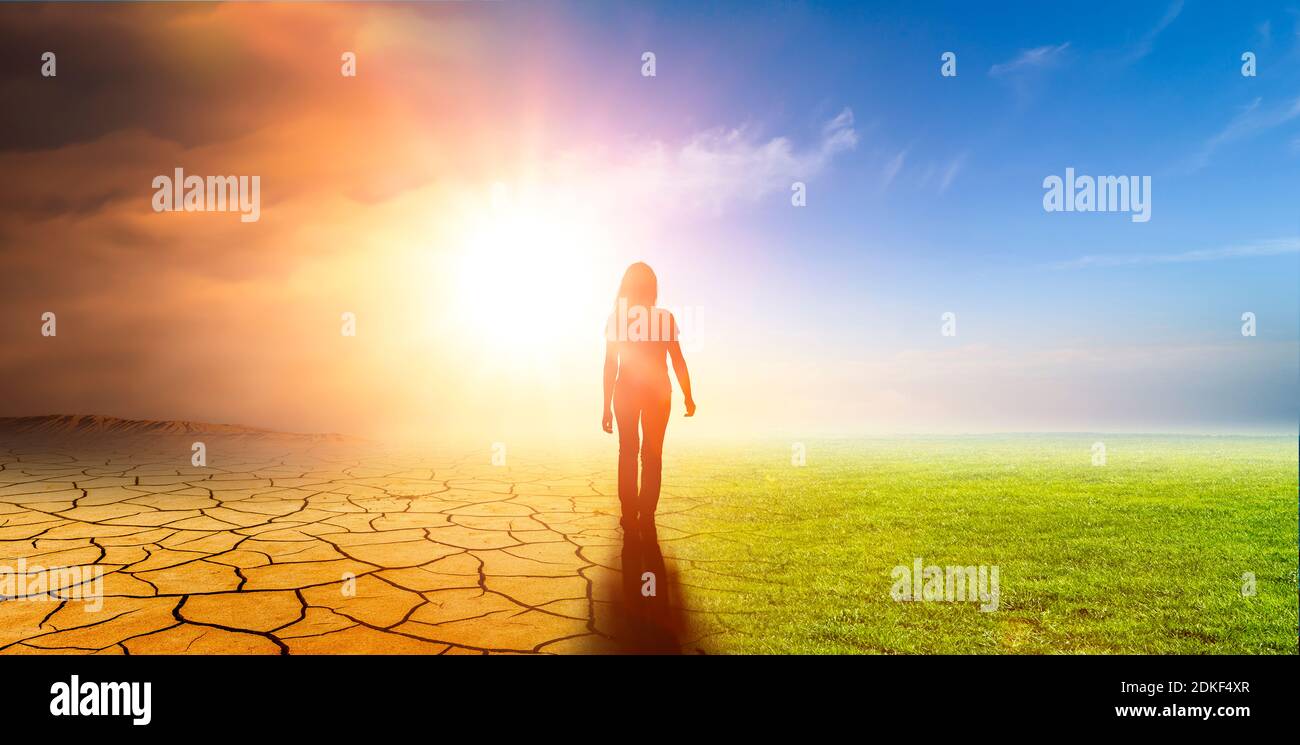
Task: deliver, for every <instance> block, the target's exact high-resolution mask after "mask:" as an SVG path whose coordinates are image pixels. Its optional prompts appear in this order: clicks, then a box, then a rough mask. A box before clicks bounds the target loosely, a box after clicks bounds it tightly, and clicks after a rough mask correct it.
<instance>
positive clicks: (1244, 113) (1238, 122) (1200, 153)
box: [1187, 98, 1300, 171]
mask: <svg viewBox="0 0 1300 745" xmlns="http://www.w3.org/2000/svg"><path fill="white" fill-rule="evenodd" d="M1263 101H1264V99H1262V98H1256V99H1255V100H1254V101H1251V102H1250V103H1249V104H1248V105H1247V106H1246V108H1244V109H1242V110H1241V111H1240V112H1239V113H1238V114H1237V115H1236V116H1234V117H1233V118H1232V119H1231V120H1230V121H1229V122H1228V124H1227V126H1225V127H1224V128H1223V129H1221V130H1219V131H1218V132H1216V133H1215V134H1214V135H1213V136H1212V137H1210V138H1209V139H1207V140H1206V141H1205V142H1204V143H1203V144H1202V145H1201V147H1200V148H1199V149H1198V150H1197V151H1196V152H1195V153H1193V154H1192V156H1191V157H1190V158H1189V159H1188V162H1187V170H1188V171H1198V170H1200V169H1202V168H1204V167H1205V166H1206V165H1208V164H1209V162H1210V159H1211V158H1212V157H1213V156H1214V153H1215V151H1217V150H1218V149H1219V148H1220V147H1222V146H1223V145H1226V144H1228V143H1231V142H1235V141H1237V140H1242V139H1245V138H1247V137H1251V136H1254V135H1256V134H1259V133H1261V132H1266V131H1268V130H1270V129H1273V128H1274V127H1279V126H1281V125H1283V124H1286V123H1287V122H1289V121H1291V120H1292V119H1295V118H1296V117H1297V116H1300V98H1296V99H1295V100H1294V101H1292V102H1291V103H1290V104H1288V105H1285V106H1282V107H1279V108H1275V109H1266V108H1264V107H1263V106H1262V104H1263Z"/></svg>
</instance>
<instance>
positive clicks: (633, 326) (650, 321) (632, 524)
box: [601, 262, 695, 540]
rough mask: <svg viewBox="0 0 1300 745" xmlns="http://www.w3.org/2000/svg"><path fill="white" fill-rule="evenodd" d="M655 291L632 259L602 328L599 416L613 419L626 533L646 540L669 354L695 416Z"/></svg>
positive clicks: (604, 423) (670, 323)
mask: <svg viewBox="0 0 1300 745" xmlns="http://www.w3.org/2000/svg"><path fill="white" fill-rule="evenodd" d="M658 294H659V281H658V279H657V278H656V277H655V273H654V271H653V270H652V269H651V268H650V267H649V266H648V265H646V264H644V263H641V262H637V263H635V264H633V265H632V266H629V267H628V268H627V272H625V273H624V274H623V281H622V283H621V284H620V285H619V288H618V297H617V298H616V300H615V304H614V305H615V307H614V312H613V313H612V314H611V315H610V318H609V322H608V323H607V324H606V326H605V337H606V342H605V413H604V416H603V417H602V418H601V427H602V428H603V429H604V430H605V431H606V432H613V431H614V421H615V420H616V419H617V421H618V500H619V503H620V504H621V506H622V511H623V518H622V520H621V523H622V525H623V533H624V536H625V537H626V536H629V535H632V536H635V535H637V534H638V533H639V534H640V535H642V536H645V537H647V538H649V539H650V540H654V538H655V508H656V507H657V506H658V504H659V486H660V483H661V482H662V477H663V475H662V471H663V449H664V431H665V430H666V429H667V427H668V413H669V409H670V407H671V405H672V384H671V383H670V382H669V381H668V365H667V360H668V359H671V360H672V363H673V372H675V373H676V374H677V384H678V385H679V386H681V389H682V395H683V396H685V398H686V416H694V415H695V399H694V398H692V397H691V377H690V374H689V373H688V372H687V370H686V359H685V358H684V357H682V347H681V344H680V343H679V342H678V339H677V320H676V319H675V318H673V315H672V313H669V312H668V311H667V310H664V309H663V308H656V307H655V300H656V299H657V298H658ZM611 403H612V405H613V408H612V410H611ZM638 430H639V431H638ZM638 452H639V453H640V456H641V483H640V489H639V490H638V488H637V454H638Z"/></svg>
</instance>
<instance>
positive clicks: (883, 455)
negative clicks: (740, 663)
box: [661, 435, 1298, 654]
mask: <svg viewBox="0 0 1300 745" xmlns="http://www.w3.org/2000/svg"><path fill="white" fill-rule="evenodd" d="M1097 440H1103V441H1104V442H1105V445H1106V450H1107V452H1106V464H1105V465H1104V466H1093V465H1092V452H1091V446H1092V443H1093V442H1094V441H1097ZM805 444H806V447H807V465H806V466H805V467H802V468H795V467H792V466H791V465H790V443H773V444H767V445H760V446H754V447H748V448H743V449H742V448H734V449H730V448H712V449H707V448H698V447H696V448H692V447H689V446H686V445H678V444H676V443H671V442H670V443H669V452H668V453H667V456H668V460H667V462H666V464H665V468H666V484H665V491H666V493H669V494H677V495H683V496H686V495H689V496H690V497H692V498H695V499H698V500H701V501H702V504H701V505H700V506H699V507H696V508H695V509H691V510H689V511H685V512H680V513H677V514H664V515H662V516H661V523H662V524H663V525H664V526H665V527H664V528H663V529H662V531H661V537H663V538H664V539H665V542H664V550H665V553H666V554H667V555H670V556H677V557H680V558H683V559H689V560H691V562H690V563H687V564H683V567H684V569H683V571H682V574H681V581H682V583H683V585H684V589H683V592H684V593H685V594H686V595H687V596H688V597H689V604H690V605H691V606H693V607H696V608H705V609H707V610H708V611H710V612H712V613H715V614H716V617H717V618H720V619H723V621H724V623H725V630H724V631H722V632H721V633H719V634H717V635H715V636H713V637H711V638H709V639H708V640H707V641H706V643H705V647H706V649H709V650H713V651H726V652H750V653H1031V654H1044V653H1048V654H1050V653H1066V654H1070V653H1089V654H1107V653H1123V654H1133V653H1141V654H1173V653H1179V654H1185V653H1191V654H1197V653H1215V654H1224V653H1230V654H1253V653H1273V654H1276V653H1286V654H1296V652H1297V643H1296V642H1297V550H1298V549H1297V451H1296V441H1295V440H1294V439H1293V438H1286V437H1281V438H1244V437H1149V436H1144V437H1132V436H1111V435H1107V436H1100V435H1097V436H1094V435H1061V436H1028V435H1027V436H1005V437H964V438H942V439H941V438H908V439H880V440H853V441H848V440H826V441H809V442H806V443H805ZM672 505H673V502H668V503H666V504H665V507H666V508H667V509H669V510H671V509H672ZM674 529H680V530H682V531H686V532H689V533H691V534H694V535H695V537H693V538H690V539H689V540H672V538H673V536H680V534H679V533H675V532H674ZM918 557H920V558H922V559H924V561H925V563H926V564H935V565H941V566H946V565H949V564H960V565H990V566H992V565H996V566H998V567H999V571H1000V583H999V584H1000V591H1001V597H1000V603H999V607H998V609H997V610H996V611H995V612H991V613H985V612H980V610H979V609H978V605H979V604H978V603H949V602H896V601H894V600H893V599H892V598H891V595H890V588H891V586H892V584H893V581H892V579H891V576H890V572H891V570H892V569H893V568H894V567H895V566H897V565H906V566H909V567H910V566H911V564H912V562H913V560H914V559H915V558H918ZM1247 572H1251V573H1253V574H1254V576H1255V582H1256V587H1255V590H1256V593H1255V594H1254V595H1253V596H1248V595H1245V594H1243V584H1244V582H1243V574H1244V573H1247Z"/></svg>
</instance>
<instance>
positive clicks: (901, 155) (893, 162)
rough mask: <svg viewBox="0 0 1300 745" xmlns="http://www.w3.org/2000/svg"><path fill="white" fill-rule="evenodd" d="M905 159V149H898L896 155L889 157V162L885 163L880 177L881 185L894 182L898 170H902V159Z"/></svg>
mask: <svg viewBox="0 0 1300 745" xmlns="http://www.w3.org/2000/svg"><path fill="white" fill-rule="evenodd" d="M905 160H907V151H906V150H900V151H899V152H898V154H897V155H895V156H894V157H892V158H890V159H889V162H888V163H886V164H885V172H884V174H883V175H882V178H881V180H882V185H883V186H889V185H890V184H892V183H894V179H895V178H897V177H898V172H899V171H901V170H903V161H905Z"/></svg>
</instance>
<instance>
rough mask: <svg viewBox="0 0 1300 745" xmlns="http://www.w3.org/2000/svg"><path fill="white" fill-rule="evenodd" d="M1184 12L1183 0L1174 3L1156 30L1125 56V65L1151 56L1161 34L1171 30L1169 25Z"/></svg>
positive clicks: (1162, 17)
mask: <svg viewBox="0 0 1300 745" xmlns="http://www.w3.org/2000/svg"><path fill="white" fill-rule="evenodd" d="M1182 12H1183V0H1174V3H1173V4H1172V5H1170V6H1169V8H1168V9H1167V10H1166V11H1165V14H1164V15H1163V16H1161V18H1160V22H1159V23H1157V24H1156V25H1155V28H1153V29H1151V30H1150V31H1148V32H1146V34H1144V35H1143V36H1142V38H1141V39H1140V40H1139V41H1138V42H1137V44H1134V45H1133V48H1132V49H1130V50H1129V51H1128V53H1127V54H1125V55H1124V58H1123V63H1124V64H1132V63H1134V62H1137V61H1138V60H1140V59H1142V58H1143V57H1145V56H1147V55H1148V54H1151V49H1152V48H1153V47H1154V46H1155V43H1156V37H1158V36H1160V34H1161V32H1163V31H1164V30H1165V29H1166V28H1169V24H1171V23H1173V22H1174V20H1175V19H1177V18H1178V14H1179V13H1182Z"/></svg>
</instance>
